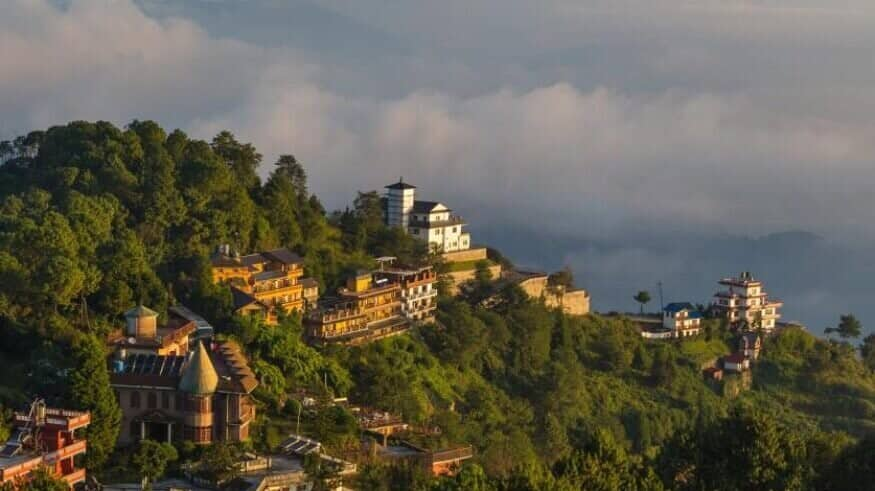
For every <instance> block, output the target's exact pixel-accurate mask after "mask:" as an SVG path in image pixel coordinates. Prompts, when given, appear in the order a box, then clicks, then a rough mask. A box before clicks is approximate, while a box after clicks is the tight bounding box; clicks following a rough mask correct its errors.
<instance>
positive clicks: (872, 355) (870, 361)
mask: <svg viewBox="0 0 875 491" xmlns="http://www.w3.org/2000/svg"><path fill="white" fill-rule="evenodd" d="M860 356H862V358H863V364H864V365H866V367H867V368H869V370H872V371H875V334H870V335H868V336H866V337H865V338H863V344H861V345H860Z"/></svg>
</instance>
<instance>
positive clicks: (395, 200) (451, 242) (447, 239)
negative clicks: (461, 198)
mask: <svg viewBox="0 0 875 491" xmlns="http://www.w3.org/2000/svg"><path fill="white" fill-rule="evenodd" d="M386 189H388V192H387V193H386V224H388V225H389V226H390V227H402V228H404V229H406V230H407V232H408V233H409V234H410V235H413V236H414V237H417V238H420V239H422V240H424V241H426V242H428V243H429V245H430V246H431V248H432V249H433V250H434V251H435V252H455V251H464V250H467V249H470V247H471V235H470V234H469V233H467V232H464V231H463V228H464V227H465V225H467V224H466V223H465V222H464V221H463V220H462V217H459V216H456V215H453V214H452V210H450V209H449V208H447V207H446V206H445V205H444V204H443V203H438V202H436V201H417V200H416V199H415V195H416V187H415V186H412V185H410V184H407V183H405V182H404V181H403V180H399V181H398V182H396V183H395V184H390V185H388V186H386Z"/></svg>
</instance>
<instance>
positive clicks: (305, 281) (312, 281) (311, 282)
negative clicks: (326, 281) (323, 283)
mask: <svg viewBox="0 0 875 491" xmlns="http://www.w3.org/2000/svg"><path fill="white" fill-rule="evenodd" d="M301 285H303V286H304V288H319V282H318V281H316V278H301Z"/></svg>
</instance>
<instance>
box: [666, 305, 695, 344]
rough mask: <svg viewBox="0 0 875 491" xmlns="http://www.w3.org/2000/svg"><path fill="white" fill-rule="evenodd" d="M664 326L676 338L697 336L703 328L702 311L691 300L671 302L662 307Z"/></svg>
mask: <svg viewBox="0 0 875 491" xmlns="http://www.w3.org/2000/svg"><path fill="white" fill-rule="evenodd" d="M662 327H664V328H666V329H671V332H672V334H673V337H675V338H684V337H687V336H695V335H696V334H699V332H700V331H701V330H702V313H701V312H699V311H698V310H697V309H696V307H694V306H693V304H691V303H689V302H675V303H670V304H668V305H666V306H665V308H663V309H662Z"/></svg>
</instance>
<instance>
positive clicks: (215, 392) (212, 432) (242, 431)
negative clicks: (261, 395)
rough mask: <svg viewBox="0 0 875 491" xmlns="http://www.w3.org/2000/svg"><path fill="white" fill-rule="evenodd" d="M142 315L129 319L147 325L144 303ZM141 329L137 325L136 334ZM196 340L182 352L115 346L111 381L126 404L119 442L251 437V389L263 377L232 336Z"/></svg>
mask: <svg viewBox="0 0 875 491" xmlns="http://www.w3.org/2000/svg"><path fill="white" fill-rule="evenodd" d="M139 315H140V317H139V318H136V319H129V320H128V329H131V328H132V327H131V325H132V324H133V326H134V327H133V328H134V329H138V328H139V327H140V326H144V325H146V326H148V324H149V322H150V320H149V317H150V314H149V311H147V309H146V310H144V309H141V310H140V314H139ZM146 329H149V328H148V327H147V328H146ZM142 335H143V333H142V332H139V331H135V332H134V336H133V337H134V338H136V339H139V337H142ZM194 345H195V346H194V348H193V349H188V348H187V347H186V350H185V351H177V352H166V351H162V350H160V349H158V348H155V349H153V350H152V351H149V350H147V349H145V348H143V347H138V348H137V349H131V348H130V344H118V345H117V346H116V350H115V352H114V354H113V355H112V358H111V365H112V372H111V374H110V382H111V384H112V387H113V389H114V390H115V393H116V395H117V397H118V400H119V406H120V407H121V410H122V429H121V432H120V434H119V439H118V442H119V443H120V444H126V443H131V442H135V441H138V440H141V439H146V438H148V439H152V440H158V441H168V442H170V441H173V440H179V439H183V440H191V441H193V442H195V443H209V442H211V441H216V440H223V441H224V440H229V441H240V440H246V439H247V438H248V437H249V425H250V423H251V422H252V421H253V420H254V419H255V405H254V404H253V401H252V399H251V396H250V394H251V393H252V391H253V390H254V389H255V387H256V386H257V385H258V381H257V380H256V378H255V374H254V373H253V372H252V370H250V368H249V366H248V364H247V361H246V358H245V357H244V356H243V354H242V353H241V351H240V349H239V347H237V346H236V345H235V344H233V343H232V342H224V343H214V342H211V343H209V346H210V347H209V349H207V347H206V346H205V345H204V343H202V342H200V341H195V342H194Z"/></svg>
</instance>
